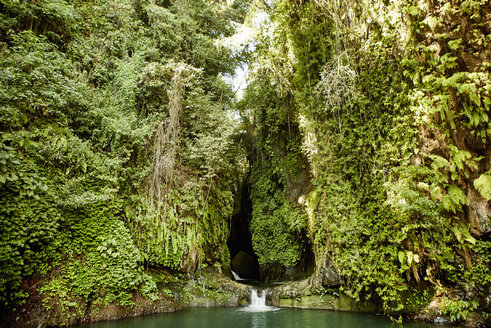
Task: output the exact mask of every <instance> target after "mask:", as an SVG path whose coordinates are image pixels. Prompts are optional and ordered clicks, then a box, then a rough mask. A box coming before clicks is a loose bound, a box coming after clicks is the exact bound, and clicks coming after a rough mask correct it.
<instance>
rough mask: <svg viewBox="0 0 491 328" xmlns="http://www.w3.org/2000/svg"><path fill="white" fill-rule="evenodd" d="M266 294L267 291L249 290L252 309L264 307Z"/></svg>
mask: <svg viewBox="0 0 491 328" xmlns="http://www.w3.org/2000/svg"><path fill="white" fill-rule="evenodd" d="M266 293H267V290H266V289H265V290H258V289H255V288H251V304H250V306H252V307H257V308H264V307H266Z"/></svg>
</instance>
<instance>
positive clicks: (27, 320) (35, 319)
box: [0, 294, 182, 328]
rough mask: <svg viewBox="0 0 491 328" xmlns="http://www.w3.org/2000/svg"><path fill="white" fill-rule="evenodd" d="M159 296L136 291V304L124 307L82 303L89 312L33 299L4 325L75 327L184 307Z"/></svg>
mask: <svg viewBox="0 0 491 328" xmlns="http://www.w3.org/2000/svg"><path fill="white" fill-rule="evenodd" d="M159 296H160V297H159V299H158V300H155V301H151V300H148V299H145V298H143V297H142V296H141V295H140V294H135V295H134V297H133V301H134V303H135V305H134V306H121V305H118V304H115V303H111V304H108V305H105V304H104V302H103V301H101V302H94V303H91V304H85V303H83V304H78V305H79V307H80V308H82V309H84V312H85V314H84V315H83V316H82V318H81V316H80V313H75V312H76V311H75V310H74V309H70V308H68V309H61V308H60V307H55V308H51V309H49V310H47V309H46V308H45V307H44V306H43V304H42V300H41V299H40V298H32V297H31V298H30V299H29V300H28V302H27V303H26V305H25V306H24V307H23V309H22V310H20V311H19V312H18V313H14V314H11V315H10V316H9V317H7V318H6V320H5V321H4V322H0V327H1V328H4V327H5V328H7V327H9V328H30V327H33V328H44V327H53V326H74V325H80V324H83V323H90V322H96V321H104V320H116V319H122V318H131V317H137V316H142V315H147V314H157V313H166V312H175V311H177V310H180V309H181V308H182V307H181V305H179V304H178V303H177V302H176V301H175V300H174V299H172V298H170V297H167V296H165V295H162V294H160V295H159Z"/></svg>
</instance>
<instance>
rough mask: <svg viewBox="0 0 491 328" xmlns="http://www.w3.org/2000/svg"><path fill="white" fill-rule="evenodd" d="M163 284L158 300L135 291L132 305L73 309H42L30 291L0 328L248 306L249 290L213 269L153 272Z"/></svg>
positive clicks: (42, 327) (1, 315)
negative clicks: (17, 309) (185, 308)
mask: <svg viewBox="0 0 491 328" xmlns="http://www.w3.org/2000/svg"><path fill="white" fill-rule="evenodd" d="M152 274H154V275H156V276H158V275H160V276H165V277H166V278H165V280H166V281H161V282H159V283H158V284H157V288H158V289H159V292H160V293H159V294H158V296H159V298H158V299H157V300H155V301H152V300H149V299H145V298H143V297H142V296H141V295H140V294H139V293H137V292H135V294H134V295H133V299H132V301H133V302H134V305H132V306H121V305H119V304H116V303H110V304H105V302H104V299H103V298H96V299H95V300H94V301H93V302H91V303H89V304H86V303H85V301H83V302H82V301H79V302H77V308H78V309H81V312H80V310H76V309H75V307H66V308H61V307H59V306H56V307H52V308H49V309H46V308H45V306H43V299H42V297H41V296H40V294H39V293H37V292H36V291H37V287H36V288H33V290H32V293H31V297H29V299H28V300H27V303H26V304H25V305H24V307H23V308H22V309H20V310H19V311H16V312H15V313H11V314H9V315H8V316H5V314H4V313H0V328H31V327H32V328H45V327H53V326H74V325H80V324H84V323H90V322H96V321H104V320H116V319H122V318H130V317H137V316H142V315H149V314H157V313H166V312H175V311H178V310H181V309H182V308H183V307H233V306H242V305H246V304H248V303H249V298H250V287H248V286H245V285H241V284H239V283H236V282H234V281H232V280H231V279H230V278H229V277H227V276H225V275H223V274H221V273H219V272H217V271H215V269H214V268H205V269H203V270H198V271H197V272H196V273H195V274H194V275H191V274H182V273H169V272H166V271H155V272H152Z"/></svg>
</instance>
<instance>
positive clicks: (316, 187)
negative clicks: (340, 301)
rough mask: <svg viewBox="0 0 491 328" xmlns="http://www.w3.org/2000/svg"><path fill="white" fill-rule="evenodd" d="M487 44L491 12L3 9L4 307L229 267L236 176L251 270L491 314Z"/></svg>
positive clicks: (142, 291)
mask: <svg viewBox="0 0 491 328" xmlns="http://www.w3.org/2000/svg"><path fill="white" fill-rule="evenodd" d="M258 17H260V19H258ZM244 25H250V26H253V27H255V28H256V29H257V35H256V36H255V40H254V41H253V42H252V43H251V44H250V47H249V49H252V51H244V50H242V51H239V50H237V49H235V48H233V47H230V46H229V45H228V42H227V40H229V39H230V38H231V37H232V36H233V35H235V34H236V33H237V31H238V30H239V29H240V28H241V26H244ZM490 45H491V3H490V1H489V0H394V1H385V0H352V1H348V0H308V1H303V0H273V1H247V0H235V1H234V0H231V1H205V0H175V1H172V0H26V1H21V0H0V67H1V71H0V132H1V136H0V141H1V143H0V304H1V305H0V311H3V310H5V309H9V310H15V309H18V308H19V307H20V306H22V305H23V304H24V303H25V301H26V299H27V298H28V297H29V295H30V294H31V296H32V295H33V294H37V293H40V294H39V295H41V298H42V300H43V301H42V302H43V305H44V307H45V308H46V309H47V310H49V309H51V308H53V307H57V308H61V309H62V311H65V310H67V311H68V310H69V311H71V312H72V313H77V315H78V316H80V317H83V316H84V315H85V314H84V313H83V308H82V307H81V304H90V303H98V304H103V305H108V304H111V303H117V304H119V305H123V306H132V305H134V300H135V295H136V294H139V295H141V296H143V297H144V298H146V299H151V300H156V299H158V298H159V297H160V295H159V293H158V290H157V287H156V280H155V278H154V277H152V276H151V275H150V274H149V270H148V269H149V268H152V269H154V268H166V269H169V270H176V271H180V272H194V271H195V270H196V269H197V268H199V267H200V266H203V265H211V266H214V267H216V269H217V270H218V271H220V272H221V270H222V268H228V266H229V263H230V260H231V259H230V253H229V250H228V248H227V244H226V243H227V238H228V237H229V229H230V226H229V222H230V219H231V217H232V215H233V214H234V213H237V212H238V210H239V209H238V206H239V205H238V204H239V203H240V197H241V196H240V189H241V185H242V183H244V180H246V181H245V183H247V184H249V188H250V198H251V202H252V208H253V209H252V219H251V222H250V226H249V229H250V232H251V235H252V241H251V242H252V246H253V248H254V252H255V255H257V258H258V262H259V265H260V266H261V267H262V268H263V269H265V270H267V268H269V267H272V266H280V267H282V268H289V269H292V268H295V267H296V266H299V265H301V264H302V263H303V264H305V261H306V259H307V258H308V259H309V260H310V259H312V258H313V259H312V261H313V262H315V263H314V265H315V271H314V275H322V272H323V268H325V267H326V266H333V267H335V268H336V270H337V271H338V272H339V274H340V275H341V277H342V285H341V287H340V291H341V292H344V293H346V294H347V295H350V296H352V297H353V298H355V299H357V300H369V299H370V300H375V301H377V302H380V303H382V304H383V306H384V309H385V311H386V312H387V313H395V312H397V311H400V310H402V309H403V308H405V307H407V306H409V305H410V304H407V300H408V299H410V300H411V301H412V302H415V303H417V304H416V305H418V306H423V305H425V304H426V303H428V302H429V301H430V300H431V299H432V297H433V296H434V295H439V296H440V297H441V298H442V299H443V300H444V305H443V314H448V315H450V316H451V318H455V320H457V319H461V318H463V317H465V316H466V315H467V314H468V313H469V312H470V311H479V312H481V313H485V312H489V304H488V308H486V306H487V305H486V304H485V299H486V297H488V295H489V294H490V288H491V287H490V286H491V274H490V272H489V267H490V258H489V254H490V251H491V242H490V240H489V235H490V231H491V223H490V221H489V216H490V213H491V210H490V205H489V201H490V200H491V150H490V149H491V148H490V144H489V142H490V141H489V136H490V134H491V125H490V124H491V123H490V120H489V114H490V105H491V77H490V70H491V61H490V58H491V50H490V49H491V46H490ZM243 63H247V64H248V67H249V81H248V86H247V88H246V90H245V92H244V95H243V97H242V98H241V99H237V97H236V94H235V92H234V90H232V87H231V86H230V85H229V84H227V83H226V82H225V78H224V77H226V76H230V75H233V74H234V71H235V70H236V68H237V67H238V66H239V65H242V64H243ZM34 286H35V287H34ZM456 286H465V287H464V288H460V287H459V288H460V289H459V290H464V291H466V292H463V293H461V292H457V290H458V288H454V287H456ZM312 287H315V288H319V289H322V288H325V287H332V286H312ZM408 295H410V297H408ZM412 305H414V304H412ZM445 311H446V312H445Z"/></svg>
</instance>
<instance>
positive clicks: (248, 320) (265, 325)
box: [82, 307, 445, 328]
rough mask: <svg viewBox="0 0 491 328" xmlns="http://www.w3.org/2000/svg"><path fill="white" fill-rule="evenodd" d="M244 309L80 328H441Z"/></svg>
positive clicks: (336, 315)
mask: <svg viewBox="0 0 491 328" xmlns="http://www.w3.org/2000/svg"><path fill="white" fill-rule="evenodd" d="M247 308H248V307H244V308H208V309H186V310H184V311H182V312H178V313H171V314H162V315H153V316H146V317H139V318H132V319H123V320H117V321H108V322H101V323H95V324H91V325H85V326H82V327H84V328H197V327H199V328H251V327H253V328H299V327H302V328H355V327H356V328H359V327H363V328H442V327H445V326H442V325H432V324H427V323H414V322H411V323H405V324H402V325H400V324H395V323H393V322H391V321H390V320H389V319H387V318H385V317H382V316H375V315H364V314H358V313H347V312H332V311H320V310H299V309H277V308H272V309H274V311H261V312H254V311H248V310H246V309H247Z"/></svg>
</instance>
